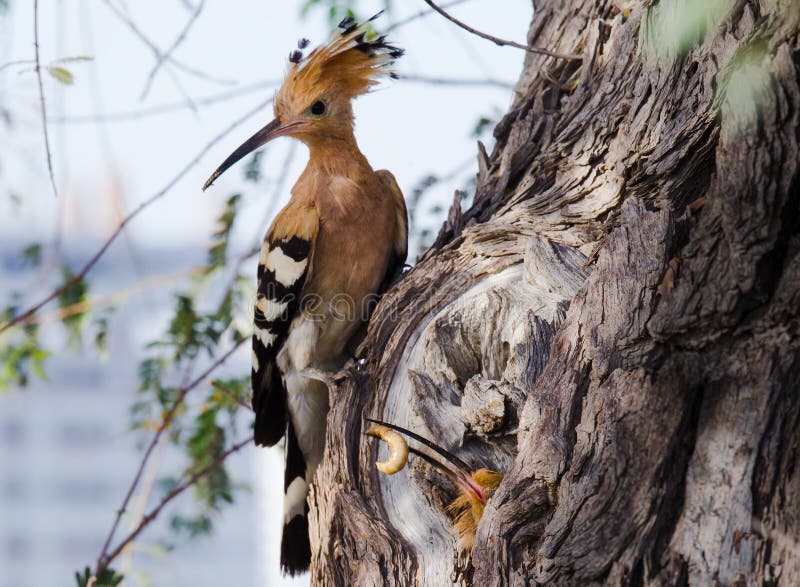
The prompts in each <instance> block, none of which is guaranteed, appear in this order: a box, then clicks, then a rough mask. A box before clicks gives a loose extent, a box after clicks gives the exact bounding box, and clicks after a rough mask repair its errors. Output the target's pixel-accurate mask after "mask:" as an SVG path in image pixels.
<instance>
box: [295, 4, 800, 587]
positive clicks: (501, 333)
mask: <svg viewBox="0 0 800 587" xmlns="http://www.w3.org/2000/svg"><path fill="white" fill-rule="evenodd" d="M691 4H692V2H691V1H690V2H688V3H687V2H685V1H683V0H660V2H659V1H656V0H652V1H645V2H623V1H621V0H620V1H614V0H593V1H587V0H559V1H558V2H555V1H550V2H547V3H543V2H540V3H539V5H538V6H537V7H536V8H537V12H536V16H535V18H534V20H533V22H532V25H531V28H530V33H529V38H528V40H529V42H530V44H531V45H536V46H540V47H547V48H549V49H551V50H555V51H559V52H562V53H580V54H582V55H583V56H584V60H583V62H575V61H566V60H558V59H552V58H549V57H542V56H539V55H534V54H529V55H528V57H527V61H526V63H525V67H524V71H523V72H522V76H521V79H520V80H519V84H518V86H517V92H516V98H515V100H514V102H513V104H512V106H511V109H510V111H509V112H508V114H507V115H506V116H505V118H504V119H503V120H502V121H501V122H500V123H499V125H498V126H497V128H496V130H495V136H496V138H497V144H496V147H495V149H494V152H493V153H492V154H491V156H487V155H486V154H485V153H483V151H482V150H481V153H479V161H480V174H479V178H478V189H477V195H476V197H475V201H474V204H473V205H472V207H471V208H470V209H469V210H468V211H466V212H464V213H463V214H462V213H461V211H460V209H459V207H458V203H457V202H456V203H455V204H454V207H453V209H452V210H451V214H450V217H449V219H448V221H447V222H446V224H445V226H444V227H443V229H442V231H441V233H440V235H439V238H438V240H437V242H436V244H435V245H434V247H433V248H432V250H430V251H429V252H428V253H427V254H426V255H425V257H424V259H423V260H422V261H421V262H420V263H418V264H417V265H416V266H415V267H414V269H413V270H412V271H410V272H409V273H408V274H407V275H406V276H405V277H404V278H403V279H402V280H401V281H400V282H399V283H398V284H397V285H396V286H395V287H394V288H393V289H392V290H391V291H390V292H389V293H388V294H387V295H386V296H385V297H384V299H383V300H382V302H381V303H380V305H379V307H378V308H377V310H376V313H375V316H374V318H373V320H372V322H371V324H370V329H369V333H368V335H367V340H366V344H365V345H364V347H363V348H364V349H365V351H364V352H363V357H362V358H363V360H362V361H361V363H360V364H359V365H358V366H357V367H354V368H352V369H351V370H350V372H349V375H348V376H347V377H346V378H345V379H344V380H343V381H342V382H341V384H340V385H339V386H338V389H336V390H335V392H334V393H333V396H332V402H331V405H332V409H331V413H330V419H329V424H328V444H327V449H326V457H325V460H324V463H323V464H322V466H321V468H320V469H319V471H318V473H317V484H316V487H315V489H314V491H313V494H312V500H311V507H312V512H311V516H312V537H313V538H312V540H313V573H312V578H313V581H314V582H315V583H319V584H325V585H380V584H386V583H392V584H395V583H396V584H400V585H442V584H448V583H451V582H454V583H458V584H473V583H474V584H475V585H506V584H513V585H528V584H535V583H543V584H594V583H606V584H657V585H674V584H686V583H689V584H697V585H708V584H722V585H729V584H753V585H755V584H759V585H760V584H781V585H798V584H800V543H799V542H798V537H800V467H798V466H797V464H798V449H800V390H799V387H800V384H798V381H800V337H799V336H798V334H800V320H799V319H798V308H800V220H799V219H800V194H799V193H798V192H800V173H799V172H798V169H800V150H798V142H799V141H800V84H799V81H798V80H800V35H799V33H798V31H800V3H798V2H797V0H731V1H730V9H729V10H726V11H723V12H724V14H722V15H721V16H719V17H716V16H715V17H713V18H711V19H710V20H709V22H705V23H703V26H701V27H699V28H698V30H696V31H694V32H693V34H694V37H692V38H689V39H688V43H689V45H688V47H687V48H686V50H683V49H682V48H681V47H680V46H679V45H678V44H676V43H673V44H672V45H671V44H670V43H672V41H674V39H670V38H662V39H660V38H658V37H659V35H661V36H664V35H665V34H666V33H665V32H664V31H665V30H668V29H664V28H663V27H659V26H657V23H658V22H660V20H659V19H662V18H663V16H664V15H665V14H667V11H670V10H671V11H673V12H677V13H680V10H681V7H684V8H685V7H686V6H687V5H691ZM690 37H691V35H690ZM684 40H686V39H684ZM654 46H660V47H661V48H662V51H661V54H660V55H655V54H654V53H653V51H652V50H651V48H652V47H654ZM664 47H666V50H665V49H664ZM670 47H671V48H670ZM365 415H370V416H373V417H378V418H381V419H385V420H388V421H391V422H395V423H397V424H400V425H403V426H406V427H409V428H411V429H414V430H416V431H418V432H420V433H422V434H424V435H426V436H428V437H430V438H433V439H434V440H436V441H438V442H439V443H440V444H442V445H443V446H445V447H447V448H450V449H452V450H453V451H454V452H456V453H457V454H459V455H460V456H462V457H463V458H464V459H465V460H466V461H467V462H469V463H470V464H473V465H475V466H476V467H479V466H487V467H490V468H493V469H495V470H499V471H503V472H506V473H507V474H506V477H505V479H504V480H503V483H502V484H501V486H500V488H499V489H498V491H497V493H496V494H495V495H494V497H493V498H492V499H491V500H490V502H489V504H488V506H487V509H486V513H485V515H484V517H483V519H482V521H481V524H480V526H479V531H478V539H477V544H476V547H475V549H474V551H473V553H472V556H471V557H459V556H458V554H457V552H456V549H455V540H454V537H453V535H452V533H451V531H450V521H449V519H448V517H447V515H446V514H445V513H444V511H443V504H445V503H447V502H448V501H449V500H450V499H451V498H452V497H453V488H451V487H449V486H448V484H447V483H446V482H444V481H443V479H442V478H441V477H439V476H437V474H436V473H435V472H434V471H433V470H432V469H431V468H430V467H429V466H428V465H426V464H424V463H420V462H417V460H415V459H414V458H413V457H412V459H411V461H410V463H411V465H410V466H409V468H407V469H406V471H403V472H401V473H400V474H397V475H394V476H393V477H385V476H381V475H379V474H378V473H377V471H376V470H375V468H374V465H373V462H374V460H375V458H376V448H375V445H374V443H372V442H364V441H363V440H362V439H363V436H362V430H363V421H362V419H363V417H364V416H365Z"/></svg>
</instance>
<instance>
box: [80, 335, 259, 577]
mask: <svg viewBox="0 0 800 587" xmlns="http://www.w3.org/2000/svg"><path fill="white" fill-rule="evenodd" d="M242 343H244V339H242V340H240V341H238V342H237V343H236V344H235V345H234V346H233V347H231V348H230V349H229V350H228V351H227V352H226V353H225V354H223V355H222V356H220V357H219V358H218V359H217V360H216V361H214V362H213V363H212V364H211V365H210V366H209V367H208V368H207V369H206V370H205V371H203V373H202V374H200V375H199V376H197V377H196V378H195V379H194V380H193V381H192V382H191V383H189V384H188V385H185V386H184V387H182V388H181V389H180V390H179V391H178V395H177V397H176V398H175V401H174V402H173V404H172V407H171V408H170V409H169V411H168V412H167V414H166V415H165V416H164V419H163V420H162V421H161V424H160V425H159V426H158V429H157V430H156V432H155V434H153V438H152V439H151V440H150V444H148V445H147V448H146V449H145V451H144V455H142V461H141V462H140V463H139V468H138V470H137V471H136V475H134V477H133V481H132V482H131V485H130V487H129V488H128V492H127V493H126V494H125V498H124V499H123V500H122V505H121V506H120V508H119V509H118V510H117V515H116V517H115V518H114V523H113V524H112V525H111V530H110V531H109V533H108V536H107V537H106V540H105V542H104V543H103V548H102V549H101V551H100V556H99V557H98V558H97V570H96V572H95V574H98V573H99V572H100V571H101V570H103V568H105V567H106V566H107V565H108V563H109V562H111V560H113V559H114V557H116V556H117V555H118V554H119V553H120V552H121V551H122V548H123V547H124V545H125V544H127V543H128V542H130V541H131V540H133V538H135V537H136V535H137V534H138V533H139V532H140V531H141V530H142V528H143V527H144V526H145V525H146V524H147V523H149V521H152V518H155V516H156V515H158V511H160V509H161V507H163V505H164V503H163V502H162V503H161V504H159V507H157V508H156V510H157V511H156V513H155V515H153V516H152V518H151V519H150V520H148V517H149V516H150V515H151V514H148V515H147V516H145V517H144V518H142V521H141V523H140V525H139V528H138V529H137V530H135V531H134V532H133V533H132V535H131V536H129V537H128V539H126V540H125V541H123V543H122V545H121V546H120V547H118V548H116V549H115V550H114V552H113V553H112V554H107V553H108V548H109V546H110V545H111V541H112V540H113V539H114V534H115V533H116V531H117V527H118V526H119V523H120V520H121V519H122V515H123V514H124V513H125V511H126V510H127V508H128V503H130V500H131V498H132V497H133V492H134V491H136V487H137V485H138V484H139V480H140V479H141V478H142V473H143V472H144V468H145V466H146V465H147V461H148V460H149V459H150V455H151V454H152V452H153V449H155V447H156V445H157V444H158V440H159V439H160V438H161V435H162V434H163V433H164V430H166V429H167V428H169V426H170V424H172V420H173V418H174V417H175V413H176V412H177V411H178V408H179V407H180V406H181V405H182V404H183V400H185V399H186V395H187V394H188V393H189V392H190V391H191V390H192V389H194V388H195V387H197V386H198V385H199V384H200V383H202V382H203V381H205V380H206V379H207V378H208V376H209V375H210V374H211V373H213V372H214V370H215V369H216V368H217V367H219V366H220V365H222V363H224V362H225V360H226V359H227V358H228V357H230V356H231V355H232V354H233V353H234V352H236V350H237V349H238V348H239V347H240V346H242ZM240 448H241V447H240ZM236 450H238V449H236ZM215 462H216V461H215ZM219 462H222V461H219ZM219 462H216V464H217V465H218V464H219ZM212 465H214V464H213V463H212ZM209 466H211V465H209ZM214 467H216V465H214V466H213V467H211V468H212V469H213V468H214ZM210 470H211V469H208V470H206V469H203V471H205V472H206V473H207V472H208V471H210ZM203 474H205V473H203ZM201 476H202V475H199V476H198V477H197V478H196V479H195V481H196V480H197V479H199V477H201ZM176 489H177V488H176ZM184 489H185V487H184ZM173 491H174V490H173ZM181 491H182V490H181ZM178 493H180V492H178ZM170 495H171V496H172V497H174V495H172V494H171V493H170ZM176 495H177V494H176ZM172 497H170V496H169V495H168V496H167V497H165V500H167V501H169V499H172Z"/></svg>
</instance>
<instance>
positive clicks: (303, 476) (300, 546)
mask: <svg viewBox="0 0 800 587" xmlns="http://www.w3.org/2000/svg"><path fill="white" fill-rule="evenodd" d="M284 475H285V476H284V484H283V491H284V496H283V536H282V537H281V569H282V570H283V572H284V573H286V574H289V575H292V576H294V575H298V574H300V573H303V572H305V571H307V570H308V567H309V565H310V564H311V544H310V543H309V540H308V503H307V502H306V497H307V496H308V485H309V483H311V478H310V477H311V476H310V475H309V474H308V471H307V467H306V460H305V458H304V457H303V453H302V451H301V450H300V446H299V445H298V444H297V435H296V434H295V431H294V427H293V426H292V423H291V421H290V422H289V427H288V430H287V433H286V470H285V474H284Z"/></svg>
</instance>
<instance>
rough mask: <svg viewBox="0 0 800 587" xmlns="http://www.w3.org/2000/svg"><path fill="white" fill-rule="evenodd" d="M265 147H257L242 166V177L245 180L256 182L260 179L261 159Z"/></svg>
mask: <svg viewBox="0 0 800 587" xmlns="http://www.w3.org/2000/svg"><path fill="white" fill-rule="evenodd" d="M265 151H266V150H265V149H259V150H258V151H256V152H255V153H253V156H252V157H250V159H249V161H248V162H247V165H245V167H244V178H245V180H246V181H251V182H253V183H258V182H259V181H261V159H263V158H264V153H265Z"/></svg>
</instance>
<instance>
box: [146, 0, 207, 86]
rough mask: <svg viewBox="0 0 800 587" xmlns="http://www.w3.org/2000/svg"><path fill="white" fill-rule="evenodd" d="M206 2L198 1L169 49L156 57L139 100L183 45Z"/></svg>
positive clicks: (204, 0) (203, 0)
mask: <svg viewBox="0 0 800 587" xmlns="http://www.w3.org/2000/svg"><path fill="white" fill-rule="evenodd" d="M205 3H206V0H200V2H198V4H197V8H196V9H195V10H194V12H193V13H192V15H191V16H190V17H189V20H188V21H186V25H185V26H184V27H183V30H182V31H181V32H180V34H179V35H178V37H177V38H176V39H175V41H174V42H173V43H172V45H170V47H169V49H167V50H166V51H165V52H164V53H162V54H161V55H159V56H158V58H157V59H156V63H155V65H154V66H153V69H151V70H150V73H149V75H148V76H147V81H146V82H145V84H144V89H143V90H142V95H141V97H140V99H142V100H143V99H144V98H145V97H146V96H147V93H148V92H149V91H150V87H151V86H152V85H153V80H155V77H156V74H157V73H158V70H159V68H160V67H161V65H162V64H163V63H164V61H166V60H167V59H170V58H171V57H172V53H173V52H174V51H175V49H177V48H178V46H179V45H180V44H181V43H183V41H184V40H185V39H186V36H187V35H188V33H189V30H190V29H191V28H192V26H193V25H194V23H195V21H197V17H198V16H200V13H201V12H202V11H203V7H204V6H205Z"/></svg>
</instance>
